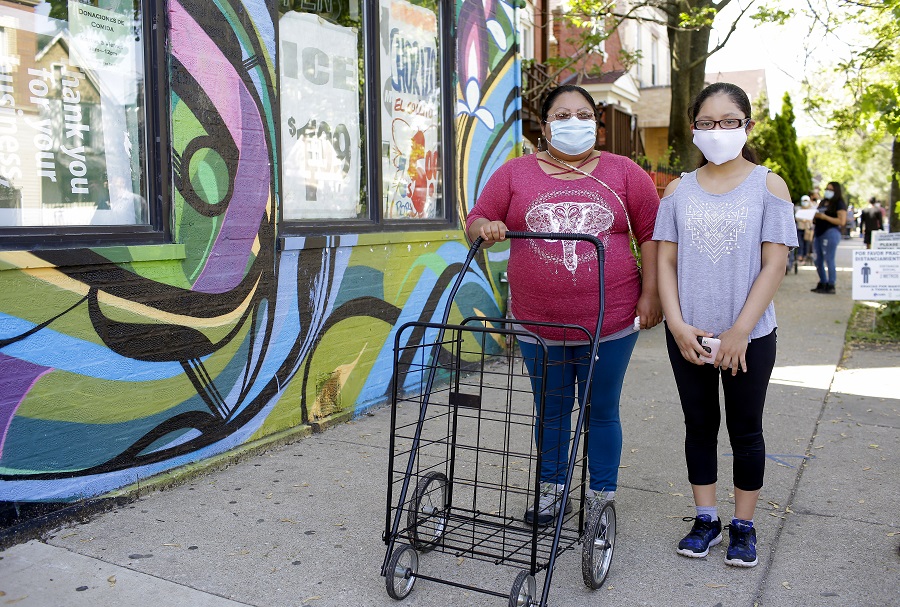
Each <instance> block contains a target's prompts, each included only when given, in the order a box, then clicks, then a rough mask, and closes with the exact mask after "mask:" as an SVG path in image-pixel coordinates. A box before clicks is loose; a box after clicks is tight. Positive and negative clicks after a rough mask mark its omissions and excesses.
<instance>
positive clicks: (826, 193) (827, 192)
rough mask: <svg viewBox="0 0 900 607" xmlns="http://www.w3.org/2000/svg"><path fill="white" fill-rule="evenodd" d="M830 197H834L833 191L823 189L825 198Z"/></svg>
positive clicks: (829, 198)
mask: <svg viewBox="0 0 900 607" xmlns="http://www.w3.org/2000/svg"><path fill="white" fill-rule="evenodd" d="M832 198H834V191H832V190H825V200H831V199H832Z"/></svg>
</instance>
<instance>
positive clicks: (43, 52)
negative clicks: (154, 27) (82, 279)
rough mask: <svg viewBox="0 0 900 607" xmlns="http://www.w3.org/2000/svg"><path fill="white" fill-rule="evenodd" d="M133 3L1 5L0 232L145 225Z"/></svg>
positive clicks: (138, 41)
mask: <svg viewBox="0 0 900 607" xmlns="http://www.w3.org/2000/svg"><path fill="white" fill-rule="evenodd" d="M142 22H143V15H142V6H141V1H140V0H92V1H91V2H84V3H82V2H79V1H77V0H68V1H67V0H49V1H43V0H20V1H16V0H3V2H2V3H0V227H40V226H115V225H146V224H149V223H150V216H149V210H148V205H147V184H146V179H145V175H146V168H145V167H146V159H145V142H146V139H147V137H146V134H145V130H144V129H145V117H144V83H145V74H144V52H143V27H142Z"/></svg>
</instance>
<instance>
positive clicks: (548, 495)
mask: <svg viewBox="0 0 900 607" xmlns="http://www.w3.org/2000/svg"><path fill="white" fill-rule="evenodd" d="M564 487H565V485H557V484H556V483H541V494H540V498H539V499H538V515H537V524H538V525H539V526H541V527H546V526H547V525H549V524H550V523H552V522H553V519H554V517H556V515H557V514H559V504H560V502H561V501H565V503H566V507H565V512H566V514H568V513H569V512H572V504H571V503H569V500H567V499H565V497H564V496H563V494H562V493H563V489H564ZM534 518H535V517H534V502H533V501H531V502H529V504H528V507H527V508H526V509H525V522H526V523H528V524H529V525H532V524H534Z"/></svg>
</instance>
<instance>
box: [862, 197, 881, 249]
mask: <svg viewBox="0 0 900 607" xmlns="http://www.w3.org/2000/svg"><path fill="white" fill-rule="evenodd" d="M859 224H860V230H861V231H862V236H863V242H864V243H866V248H867V249H871V248H872V232H874V231H875V230H883V229H884V216H883V215H882V214H881V207H880V205H879V204H878V201H877V200H875V197H874V196H872V198H870V199H869V206H867V207H866V208H864V209H863V210H862V214H861V215H860V220H859Z"/></svg>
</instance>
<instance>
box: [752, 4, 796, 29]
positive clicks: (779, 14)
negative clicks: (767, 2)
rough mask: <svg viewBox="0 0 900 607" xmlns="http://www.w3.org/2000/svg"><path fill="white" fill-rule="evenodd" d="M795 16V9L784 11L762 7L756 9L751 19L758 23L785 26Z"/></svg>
mask: <svg viewBox="0 0 900 607" xmlns="http://www.w3.org/2000/svg"><path fill="white" fill-rule="evenodd" d="M793 16H794V10H793V9H788V10H782V9H779V8H770V7H768V6H760V7H758V8H757V9H756V12H755V13H753V14H752V15H751V16H750V18H751V19H753V20H754V21H756V22H757V23H777V24H778V25H784V24H786V23H787V21H788V19H790V18H791V17H793Z"/></svg>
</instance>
